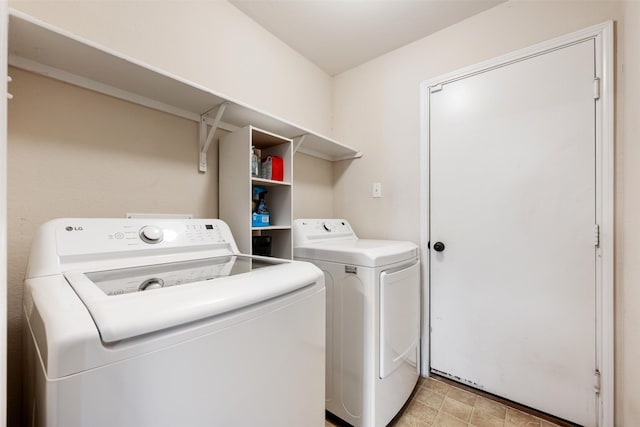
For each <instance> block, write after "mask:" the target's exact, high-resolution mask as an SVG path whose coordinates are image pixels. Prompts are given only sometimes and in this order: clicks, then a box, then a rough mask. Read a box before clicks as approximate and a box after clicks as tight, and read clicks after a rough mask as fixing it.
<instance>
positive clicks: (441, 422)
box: [433, 412, 467, 427]
mask: <svg viewBox="0 0 640 427" xmlns="http://www.w3.org/2000/svg"><path fill="white" fill-rule="evenodd" d="M433 425H434V427H467V423H466V422H464V421H461V420H459V419H457V418H454V417H452V416H451V415H447V414H445V413H443V412H440V413H439V414H438V416H437V417H436V419H435V422H434V423H433Z"/></svg>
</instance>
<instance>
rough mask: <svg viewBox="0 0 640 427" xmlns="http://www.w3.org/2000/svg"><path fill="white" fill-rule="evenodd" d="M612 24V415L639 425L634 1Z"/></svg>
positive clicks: (638, 85) (637, 28)
mask: <svg viewBox="0 0 640 427" xmlns="http://www.w3.org/2000/svg"><path fill="white" fill-rule="evenodd" d="M622 14H623V19H622V20H621V21H620V22H619V24H618V55H617V58H616V60H617V64H616V65H617V68H618V82H617V91H616V95H617V96H618V103H617V105H618V109H617V112H616V116H617V117H616V118H617V128H616V131H617V135H616V211H617V213H616V235H615V239H616V264H615V265H616V268H615V275H616V381H617V384H616V391H617V392H618V399H617V400H616V409H617V410H616V415H617V416H618V419H617V423H616V424H617V425H619V426H625V427H626V426H638V425H640V365H639V364H638V362H639V361H640V339H639V335H638V334H639V331H640V288H639V287H638V284H640V188H639V186H640V167H639V166H638V160H639V159H640V81H639V80H638V76H640V49H639V47H640V2H637V1H629V2H624V3H623V4H622Z"/></svg>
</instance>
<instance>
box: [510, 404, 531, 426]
mask: <svg viewBox="0 0 640 427" xmlns="http://www.w3.org/2000/svg"><path fill="white" fill-rule="evenodd" d="M505 426H506V427H540V419H538V418H536V417H534V416H532V415H529V414H525V413H524V412H520V411H516V410H515V409H511V408H507V419H506V422H505Z"/></svg>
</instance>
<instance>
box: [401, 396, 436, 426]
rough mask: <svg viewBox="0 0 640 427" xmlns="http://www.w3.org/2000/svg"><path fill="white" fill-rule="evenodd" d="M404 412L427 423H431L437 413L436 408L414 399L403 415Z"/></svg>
mask: <svg viewBox="0 0 640 427" xmlns="http://www.w3.org/2000/svg"><path fill="white" fill-rule="evenodd" d="M405 414H406V415H407V416H410V417H412V418H416V419H418V420H420V421H421V422H423V423H426V424H427V425H431V424H433V420H434V419H435V418H436V415H438V410H437V409H434V408H432V407H430V406H428V405H426V404H425V403H423V402H421V401H419V400H416V399H414V400H413V401H412V402H411V403H410V404H409V406H408V407H407V408H406V409H405V411H404V414H403V417H404V415H405ZM403 417H401V418H403Z"/></svg>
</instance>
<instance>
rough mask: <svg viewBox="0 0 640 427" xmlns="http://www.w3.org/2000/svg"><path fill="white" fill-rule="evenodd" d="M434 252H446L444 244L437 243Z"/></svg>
mask: <svg viewBox="0 0 640 427" xmlns="http://www.w3.org/2000/svg"><path fill="white" fill-rule="evenodd" d="M433 250H434V251H436V252H442V251H444V243H442V242H436V243H435V244H434V245H433Z"/></svg>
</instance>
